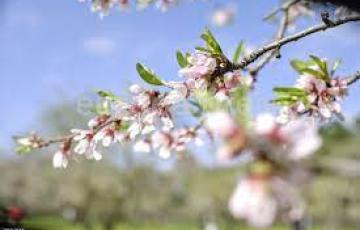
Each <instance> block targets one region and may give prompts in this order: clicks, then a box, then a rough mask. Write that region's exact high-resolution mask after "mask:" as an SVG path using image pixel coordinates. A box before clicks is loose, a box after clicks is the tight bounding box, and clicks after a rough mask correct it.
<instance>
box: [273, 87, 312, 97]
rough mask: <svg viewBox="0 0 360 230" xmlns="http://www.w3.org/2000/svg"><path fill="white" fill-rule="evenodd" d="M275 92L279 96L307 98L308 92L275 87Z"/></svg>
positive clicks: (292, 88)
mask: <svg viewBox="0 0 360 230" xmlns="http://www.w3.org/2000/svg"><path fill="white" fill-rule="evenodd" d="M273 91H274V92H275V93H276V94H278V95H290V96H305V95H306V92H305V91H304V90H302V89H299V88H294V87H275V88H274V89H273Z"/></svg>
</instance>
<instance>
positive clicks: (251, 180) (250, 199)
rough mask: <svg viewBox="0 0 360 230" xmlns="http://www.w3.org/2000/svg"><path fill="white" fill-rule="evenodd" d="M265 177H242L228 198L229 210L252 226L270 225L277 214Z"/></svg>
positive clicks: (276, 207)
mask: <svg viewBox="0 0 360 230" xmlns="http://www.w3.org/2000/svg"><path fill="white" fill-rule="evenodd" d="M270 189H271V188H270V184H269V180H268V179H267V178H261V177H260V178H257V177H251V176H250V177H244V178H242V179H240V181H239V182H238V184H237V186H236V188H235V191H234V192H233V194H232V195H231V198H230V200H229V211H230V213H231V214H232V215H233V216H234V217H235V218H239V219H245V220H246V221H247V222H248V224H249V225H251V226H253V227H267V226H270V225H271V224H272V223H273V222H274V220H275V218H276V215H277V209H278V204H277V201H276V199H275V197H274V196H273V194H272V191H271V190H270Z"/></svg>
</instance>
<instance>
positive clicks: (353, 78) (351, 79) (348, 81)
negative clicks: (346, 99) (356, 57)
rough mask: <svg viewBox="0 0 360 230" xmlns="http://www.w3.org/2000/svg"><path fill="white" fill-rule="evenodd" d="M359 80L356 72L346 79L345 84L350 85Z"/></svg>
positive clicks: (359, 77) (358, 74)
mask: <svg viewBox="0 0 360 230" xmlns="http://www.w3.org/2000/svg"><path fill="white" fill-rule="evenodd" d="M358 80H360V70H359V71H357V72H356V73H355V74H353V75H351V76H349V77H347V78H346V81H347V84H348V85H351V84H353V83H355V82H356V81H358Z"/></svg>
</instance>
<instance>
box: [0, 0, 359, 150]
mask: <svg viewBox="0 0 360 230" xmlns="http://www.w3.org/2000/svg"><path fill="white" fill-rule="evenodd" d="M277 3H278V1H276V0H253V1H245V0H242V1H236V0H234V1H225V0H224V1H215V0H213V1H210V2H204V1H196V2H195V3H184V4H181V5H180V6H178V7H176V8H173V9H171V10H170V11H169V12H167V13H161V12H159V11H157V10H155V9H153V8H150V9H147V10H145V11H143V12H136V11H135V10H131V11H129V12H123V13H122V12H117V11H113V12H112V13H111V15H110V16H109V17H105V18H104V19H103V20H100V19H99V17H98V15H96V14H93V13H91V12H90V11H89V9H88V7H87V6H86V5H84V4H81V3H78V1H76V0H67V1H49V0H32V1H21V0H1V2H0V50H1V52H0V86H1V91H0V107H1V111H0V148H1V147H2V148H9V147H10V146H11V135H13V134H16V133H18V132H24V131H26V130H28V129H30V128H34V124H35V123H36V119H38V117H39V114H40V113H41V112H42V111H43V109H44V108H45V107H46V106H48V105H51V104H56V103H59V102H61V101H63V100H66V101H72V100H76V98H78V97H79V96H81V95H83V94H84V93H86V92H89V91H90V90H92V89H99V88H102V89H109V90H112V91H115V92H118V93H120V94H121V92H122V91H124V90H125V87H126V86H128V85H129V84H131V83H132V82H139V81H138V77H137V75H136V72H135V68H134V66H135V63H136V62H139V61H141V62H144V63H146V64H147V65H148V66H151V67H152V68H153V69H154V70H156V72H157V73H158V74H159V75H160V76H162V77H163V78H164V79H173V80H176V79H177V78H179V77H178V75H177V65H176V62H175V59H174V53H175V50H176V49H181V50H188V51H190V50H191V48H192V47H193V46H194V45H198V44H200V40H199V39H198V35H199V34H200V33H201V31H202V30H203V28H204V27H205V26H208V25H209V17H210V12H211V11H212V10H214V8H215V7H218V6H228V5H230V6H231V7H234V8H235V9H236V12H237V14H236V19H235V23H233V24H232V25H231V26H228V27H225V28H212V30H213V32H214V34H215V35H216V37H217V38H218V40H219V41H220V43H221V44H222V45H223V47H224V50H225V51H228V52H229V53H230V52H231V51H232V50H233V49H234V48H235V46H236V44H237V43H238V42H239V41H240V40H244V41H245V42H246V43H247V44H249V45H250V46H252V47H255V46H257V45H261V44H263V43H265V42H266V41H268V40H269V39H271V37H272V34H273V31H274V29H275V27H274V26H273V25H271V24H266V23H263V22H262V21H261V18H262V16H263V15H264V14H265V13H266V12H267V11H268V10H270V9H271V8H272V7H273V6H276V4H277ZM316 21H317V19H316V18H315V19H310V20H307V21H301V23H300V24H301V27H300V28H302V27H304V26H306V25H309V24H313V23H316ZM210 28H211V26H210ZM359 44H360V32H358V31H357V30H356V28H355V29H354V27H353V26H348V25H346V26H344V27H342V28H339V29H334V30H332V31H328V32H325V33H323V34H321V35H320V36H312V37H309V38H307V39H304V40H303V41H300V42H298V43H296V44H294V45H291V46H287V47H285V48H284V49H282V56H283V58H282V59H281V60H277V61H275V62H273V63H272V64H271V65H270V66H268V67H267V68H266V69H265V70H264V71H263V72H262V74H261V76H260V80H259V82H258V85H257V89H256V91H255V92H254V93H253V94H252V101H253V103H252V109H253V111H254V112H258V111H260V110H262V111H263V110H265V111H272V110H273V108H272V106H270V105H268V103H267V102H268V101H269V100H270V98H271V88H272V87H273V86H275V85H279V84H282V85H290V84H292V83H293V82H294V80H295V77H296V75H295V73H294V72H293V71H291V69H290V67H289V65H287V64H286V63H287V62H288V61H289V59H291V58H295V57H297V58H305V57H306V56H307V55H309V54H317V55H318V56H323V57H327V58H329V59H336V58H338V57H342V58H343V65H342V66H341V68H340V69H339V74H351V73H353V72H354V71H356V70H357V69H360V58H359V53H360V45H359ZM359 89H360V88H359V86H358V85H356V86H354V87H352V89H351V91H350V92H351V96H350V97H349V98H348V99H347V100H346V101H345V103H344V110H345V111H346V115H347V117H350V116H353V115H356V114H359V112H360V105H359V103H358V102H357V98H359V97H360V90H359Z"/></svg>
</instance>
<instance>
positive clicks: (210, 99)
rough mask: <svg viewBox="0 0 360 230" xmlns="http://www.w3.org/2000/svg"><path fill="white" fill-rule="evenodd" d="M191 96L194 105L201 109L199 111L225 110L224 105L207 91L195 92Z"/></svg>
mask: <svg viewBox="0 0 360 230" xmlns="http://www.w3.org/2000/svg"><path fill="white" fill-rule="evenodd" d="M193 95H194V98H195V100H196V103H197V104H198V105H199V106H200V107H201V110H203V111H206V112H212V111H217V110H224V109H225V104H224V103H223V102H220V101H218V100H217V99H216V98H215V97H214V96H213V94H211V93H210V92H208V91H207V90H196V91H195V92H194V94H193Z"/></svg>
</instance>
